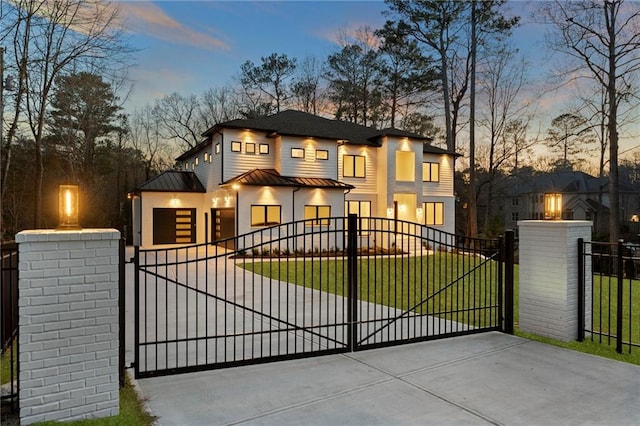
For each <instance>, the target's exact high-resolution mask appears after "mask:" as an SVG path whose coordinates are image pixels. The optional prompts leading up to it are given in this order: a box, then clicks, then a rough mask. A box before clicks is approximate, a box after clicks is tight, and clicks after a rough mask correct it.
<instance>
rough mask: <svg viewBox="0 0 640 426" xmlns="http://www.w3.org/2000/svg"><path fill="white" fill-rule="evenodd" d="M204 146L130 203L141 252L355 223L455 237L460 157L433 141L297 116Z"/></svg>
mask: <svg viewBox="0 0 640 426" xmlns="http://www.w3.org/2000/svg"><path fill="white" fill-rule="evenodd" d="M203 137H204V138H205V139H204V141H203V142H201V143H200V144H199V145H197V146H196V147H195V148H193V149H191V150H189V151H187V152H185V153H184V154H182V155H181V156H180V157H178V158H177V159H176V161H177V165H178V168H179V169H180V170H181V171H168V172H165V173H163V174H161V175H159V176H157V177H155V178H153V179H151V180H149V181H147V182H145V183H143V184H142V185H140V186H139V187H138V188H136V190H135V191H134V192H133V193H132V196H133V215H134V220H133V228H134V229H133V230H134V244H140V245H142V246H150V245H158V244H175V243H202V242H205V241H214V240H219V239H223V238H227V237H232V236H236V235H243V234H246V233H248V232H250V231H252V230H256V229H259V228H263V227H267V226H271V225H276V224H282V223H287V222H292V221H296V220H302V219H313V220H316V221H317V223H318V224H319V225H322V224H323V222H322V219H323V218H326V217H343V216H346V215H347V214H348V213H357V214H358V215H359V216H362V217H387V218H394V217H395V218H397V219H401V220H407V221H411V222H416V223H420V224H423V225H428V226H430V227H434V228H437V229H440V230H443V231H447V232H451V233H453V232H454V231H455V197H454V192H453V177H454V171H453V167H454V158H455V157H456V154H455V153H453V152H449V151H446V150H443V149H441V148H437V147H434V146H431V145H430V142H431V140H430V139H429V138H426V137H423V136H420V135H416V134H413V133H409V132H404V131H401V130H397V129H384V130H376V129H373V128H369V127H364V126H360V125H357V124H353V123H348V122H343V121H337V120H330V119H326V118H322V117H318V116H315V115H311V114H307V113H303V112H299V111H291V110H289V111H284V112H280V113H277V114H274V115H271V116H268V117H262V118H256V119H246V120H232V121H228V122H225V123H220V124H217V125H215V126H214V127H212V128H210V129H209V130H207V131H206V132H204V133H203ZM205 223H206V226H205ZM205 229H208V230H209V235H205Z"/></svg>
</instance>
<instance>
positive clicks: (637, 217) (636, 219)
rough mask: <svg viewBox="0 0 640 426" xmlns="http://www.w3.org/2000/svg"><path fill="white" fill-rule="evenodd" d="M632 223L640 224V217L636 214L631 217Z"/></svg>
mask: <svg viewBox="0 0 640 426" xmlns="http://www.w3.org/2000/svg"><path fill="white" fill-rule="evenodd" d="M631 222H640V216H638V215H637V214H634V215H633V216H631Z"/></svg>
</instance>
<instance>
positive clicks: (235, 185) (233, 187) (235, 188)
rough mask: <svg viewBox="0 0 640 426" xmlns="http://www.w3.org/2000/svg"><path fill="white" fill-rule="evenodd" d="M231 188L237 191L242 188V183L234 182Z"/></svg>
mask: <svg viewBox="0 0 640 426" xmlns="http://www.w3.org/2000/svg"><path fill="white" fill-rule="evenodd" d="M231 189H233V190H234V191H237V190H238V189H240V185H239V184H237V183H234V184H233V185H231Z"/></svg>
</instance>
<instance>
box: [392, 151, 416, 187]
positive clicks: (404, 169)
mask: <svg viewBox="0 0 640 426" xmlns="http://www.w3.org/2000/svg"><path fill="white" fill-rule="evenodd" d="M415 158H416V154H415V152H413V151H397V152H396V180H397V181H400V182H413V181H415V180H416V161H415Z"/></svg>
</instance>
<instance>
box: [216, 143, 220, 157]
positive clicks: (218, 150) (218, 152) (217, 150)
mask: <svg viewBox="0 0 640 426" xmlns="http://www.w3.org/2000/svg"><path fill="white" fill-rule="evenodd" d="M216 154H220V144H219V143H217V144H216Z"/></svg>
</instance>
